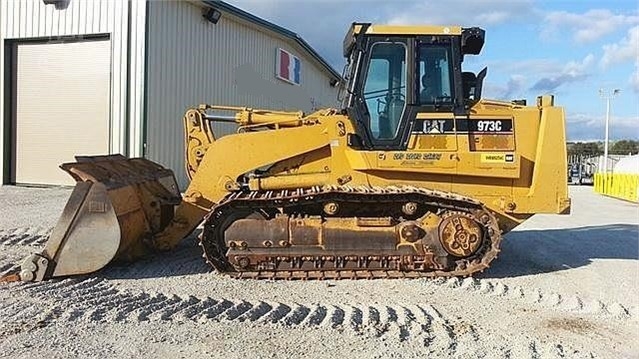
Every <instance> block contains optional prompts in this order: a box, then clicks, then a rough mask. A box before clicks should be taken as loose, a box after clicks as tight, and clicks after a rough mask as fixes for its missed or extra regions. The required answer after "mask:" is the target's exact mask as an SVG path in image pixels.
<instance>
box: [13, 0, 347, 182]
mask: <svg viewBox="0 0 639 359" xmlns="http://www.w3.org/2000/svg"><path fill="white" fill-rule="evenodd" d="M0 43H1V45H2V46H0V68H1V71H0V108H1V109H2V115H3V116H2V126H0V157H2V164H1V165H0V166H1V167H0V172H1V173H2V183H3V184H13V183H15V184H54V185H58V184H72V180H71V178H70V177H69V176H68V175H67V174H65V173H64V172H63V171H62V170H59V169H58V168H57V166H58V165H59V164H60V163H63V162H69V161H73V156H74V155H76V154H83V155H94V154H107V153H122V154H124V155H126V156H129V157H137V156H145V157H147V158H149V159H151V160H153V161H156V162H159V163H161V164H163V165H165V166H167V167H169V168H171V169H173V170H174V171H175V173H176V177H177V178H178V181H179V182H180V184H181V185H182V186H184V185H185V184H186V176H185V172H184V155H183V153H184V136H183V130H182V115H183V114H184V112H185V110H186V109H187V108H189V107H194V106H197V105H198V104H200V103H210V104H220V105H233V106H247V107H254V108H268V109H275V110H303V111H307V112H308V111H312V110H314V109H317V108H321V107H333V106H335V105H336V98H337V88H336V84H337V82H338V81H339V78H340V77H339V74H338V73H336V72H335V70H334V69H333V68H332V67H331V66H330V65H329V64H328V63H327V62H326V61H325V60H324V59H322V57H321V56H319V55H318V54H317V53H316V52H315V51H314V50H313V49H312V48H311V47H310V46H309V45H308V43H306V42H305V41H304V40H303V39H302V38H301V37H299V36H298V35H297V34H295V33H293V32H291V31H289V30H287V29H284V28H282V27H279V26H277V25H275V24H272V23H270V22H268V21H265V20H263V19H261V18H258V17H256V16H254V15H251V14H249V13H247V12H245V11H243V10H240V9H238V8H236V7H233V6H231V5H229V4H227V3H224V2H222V1H218V0H211V1H147V0H128V1H126V0H3V1H1V2H0ZM234 130H235V128H234V126H231V125H226V126H218V127H216V128H215V131H216V134H218V135H224V134H228V133H231V132H233V131H234ZM274 145H275V144H274Z"/></svg>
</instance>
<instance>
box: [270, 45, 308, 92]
mask: <svg viewBox="0 0 639 359" xmlns="http://www.w3.org/2000/svg"><path fill="white" fill-rule="evenodd" d="M301 75H302V61H300V59H299V57H297V56H294V55H293V54H291V53H290V52H288V51H286V50H282V49H279V48H278V49H277V52H276V55H275V77H277V78H278V79H280V80H284V81H286V82H288V83H291V84H294V85H299V84H300V81H301V77H302V76H301Z"/></svg>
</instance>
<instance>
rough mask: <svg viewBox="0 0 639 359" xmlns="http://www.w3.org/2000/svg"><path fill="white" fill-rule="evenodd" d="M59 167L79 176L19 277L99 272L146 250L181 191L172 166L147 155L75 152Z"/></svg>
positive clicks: (36, 278)
mask: <svg viewBox="0 0 639 359" xmlns="http://www.w3.org/2000/svg"><path fill="white" fill-rule="evenodd" d="M76 161H77V162H74V163H65V164H63V165H61V166H60V167H61V168H62V169H63V170H65V171H66V172H68V173H69V174H70V175H71V176H72V177H73V178H74V179H75V180H76V181H77V183H76V186H75V188H74V189H73V192H72V193H71V197H70V198H69V201H68V202H67V204H66V206H65V207H64V210H63V211H62V216H61V217H60V219H59V220H58V223H57V224H56V226H55V228H54V229H53V231H52V233H51V236H50V237H49V240H48V242H47V244H46V247H45V248H44V250H43V251H42V253H39V254H33V255H31V256H29V257H27V258H26V259H25V260H24V263H23V264H22V267H21V272H20V275H19V276H20V279H21V280H23V281H39V280H43V279H48V278H52V277H62V276H69V275H76V274H85V273H90V272H95V271H97V270H99V269H101V268H103V267H104V266H106V265H107V264H108V263H109V262H111V261H114V260H118V261H131V260H133V259H136V258H139V257H141V256H143V255H145V254H147V253H148V252H149V251H150V250H151V247H150V246H149V244H148V241H149V240H150V239H151V238H152V237H153V235H154V234H156V233H158V232H160V231H161V230H162V229H163V228H164V227H166V226H167V225H168V224H169V222H170V221H171V219H172V218H173V209H174V206H176V205H178V204H179V203H180V201H181V195H180V192H179V191H178V186H177V184H176V182H175V177H174V176H173V172H172V171H171V170H168V169H166V168H164V167H162V166H160V165H158V164H156V163H154V162H151V161H149V160H146V159H143V158H134V159H128V158H126V157H124V156H121V155H110V156H94V157H76Z"/></svg>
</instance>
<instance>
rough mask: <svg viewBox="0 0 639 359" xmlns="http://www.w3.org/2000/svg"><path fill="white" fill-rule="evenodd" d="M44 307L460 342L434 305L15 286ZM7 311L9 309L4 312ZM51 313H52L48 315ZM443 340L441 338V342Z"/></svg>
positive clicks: (83, 284)
mask: <svg viewBox="0 0 639 359" xmlns="http://www.w3.org/2000/svg"><path fill="white" fill-rule="evenodd" d="M12 290H15V291H24V292H25V294H27V295H28V296H29V297H30V298H33V299H34V300H36V301H39V302H41V303H51V304H53V305H52V306H50V307H48V308H47V309H45V310H44V314H45V316H51V315H54V316H55V317H56V318H61V319H62V320H67V321H85V322H95V321H106V320H108V321H115V322H142V321H153V320H193V321H208V320H215V321H226V322H232V321H234V322H253V323H261V324H266V325H280V326H284V327H308V328H311V327H324V328H332V329H334V330H338V331H352V332H355V333H357V334H369V335H371V336H375V337H381V336H395V337H396V338H397V339H399V340H400V341H407V340H415V339H417V340H421V341H422V342H423V343H424V344H426V345H433V342H435V341H437V340H440V339H441V340H443V343H442V344H441V346H443V347H448V346H449V344H448V343H449V342H450V341H453V340H454V336H455V334H454V331H453V327H452V326H451V325H450V324H449V323H448V321H447V320H446V319H445V318H443V317H442V315H441V314H440V313H439V311H437V310H436V309H435V308H434V307H433V306H431V305H412V306H410V307H404V306H401V305H397V306H382V305H370V306H369V305H357V306H337V305H322V304H314V305H306V304H301V303H280V302H265V301H257V302H249V301H245V300H239V301H233V300H229V299H225V298H210V297H206V298H196V297H193V296H189V297H187V298H181V297H178V296H176V295H171V296H167V295H165V294H162V293H145V292H141V293H130V292H127V291H119V290H117V289H115V288H113V287H112V286H111V285H110V284H109V282H108V280H105V279H102V278H73V279H64V280H59V281H53V282H42V283H30V284H23V285H15V286H13V287H12ZM3 307H4V308H3ZM0 309H3V311H4V312H5V313H7V315H8V318H7V319H10V320H20V319H24V318H20V316H21V315H20V313H22V312H23V311H22V310H21V308H20V306H19V305H16V304H15V303H13V304H11V303H7V304H6V305H0ZM47 313H48V314H47ZM440 336H441V338H440Z"/></svg>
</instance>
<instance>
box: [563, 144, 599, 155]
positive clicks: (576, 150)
mask: <svg viewBox="0 0 639 359" xmlns="http://www.w3.org/2000/svg"><path fill="white" fill-rule="evenodd" d="M601 154H603V150H602V149H601V148H600V147H599V145H598V144H597V143H596V142H576V143H572V144H571V145H569V146H568V155H575V156H599V155H601Z"/></svg>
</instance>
